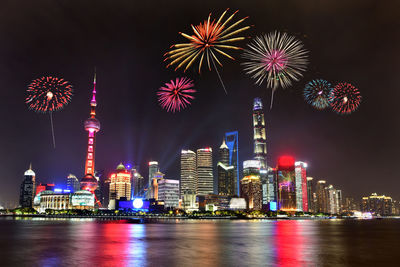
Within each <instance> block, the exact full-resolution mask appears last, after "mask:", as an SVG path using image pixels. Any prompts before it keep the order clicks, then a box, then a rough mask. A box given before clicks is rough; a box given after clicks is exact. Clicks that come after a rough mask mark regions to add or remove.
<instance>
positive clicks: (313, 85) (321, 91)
mask: <svg viewBox="0 0 400 267" xmlns="http://www.w3.org/2000/svg"><path fill="white" fill-rule="evenodd" d="M331 91H332V85H331V84H330V83H329V82H327V81H325V80H322V79H317V80H312V81H311V82H309V83H307V84H306V86H305V88H304V92H303V94H304V99H305V100H306V101H307V102H308V104H310V105H311V106H313V107H314V108H316V109H319V110H322V109H325V108H327V107H329V94H330V92H331Z"/></svg>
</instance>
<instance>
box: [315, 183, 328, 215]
mask: <svg viewBox="0 0 400 267" xmlns="http://www.w3.org/2000/svg"><path fill="white" fill-rule="evenodd" d="M325 188H326V181H325V180H319V181H318V182H317V186H316V188H315V193H316V197H317V201H316V207H315V212H320V213H327V212H328V200H327V194H326V190H325Z"/></svg>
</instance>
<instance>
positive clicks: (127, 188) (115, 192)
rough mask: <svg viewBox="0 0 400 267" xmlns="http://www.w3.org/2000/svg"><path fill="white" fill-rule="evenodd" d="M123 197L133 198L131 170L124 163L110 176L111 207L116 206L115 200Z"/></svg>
mask: <svg viewBox="0 0 400 267" xmlns="http://www.w3.org/2000/svg"><path fill="white" fill-rule="evenodd" d="M121 198H124V199H126V200H130V199H131V172H130V171H128V170H126V168H125V166H124V165H123V164H122V163H120V164H119V165H118V166H117V169H116V172H115V173H112V174H111V176H110V196H109V200H110V201H109V202H110V203H109V207H110V209H113V208H115V200H119V199H121ZM111 202H112V203H111ZM110 204H111V206H110Z"/></svg>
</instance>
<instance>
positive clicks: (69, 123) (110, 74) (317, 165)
mask: <svg viewBox="0 0 400 267" xmlns="http://www.w3.org/2000/svg"><path fill="white" fill-rule="evenodd" d="M10 5H11V6H10V10H11V11H10V14H8V15H6V16H5V17H3V18H2V20H3V21H4V24H5V25H10V23H11V22H13V21H14V20H17V19H18V20H19V21H20V23H21V24H22V27H21V28H20V29H19V30H18V31H17V32H15V34H14V35H13V38H12V39H11V40H10V39H7V40H6V41H5V43H3V44H1V48H2V49H0V51H1V52H0V55H1V56H2V58H4V59H5V60H4V61H3V63H2V64H1V70H2V73H3V74H2V80H3V85H4V86H5V87H6V88H10V90H9V91H8V92H3V90H2V93H4V97H5V99H6V102H5V104H4V105H2V106H1V112H0V113H1V114H2V115H1V120H2V122H3V123H4V125H7V127H5V130H4V135H3V138H2V140H1V145H2V148H3V149H2V152H1V159H2V160H1V165H0V166H1V170H2V177H1V178H0V181H1V182H2V183H3V184H4V187H3V188H1V189H0V202H1V203H4V202H7V201H14V202H17V198H18V197H17V195H18V190H19V186H20V182H21V179H22V177H23V173H24V171H25V170H26V169H27V167H28V165H29V163H30V162H32V164H33V169H34V170H35V173H36V179H37V180H38V181H40V182H43V183H51V182H55V183H61V182H64V180H65V179H66V177H67V175H68V174H69V173H73V174H74V175H76V176H77V177H78V178H81V177H83V175H84V171H83V166H82V162H84V159H85V150H86V144H85V142H87V139H86V138H87V133H86V132H85V131H84V130H83V129H82V123H83V121H84V120H85V119H86V118H87V112H88V110H87V105H88V99H89V95H90V88H91V79H92V78H91V77H93V68H94V66H97V86H98V88H99V93H98V94H99V95H98V96H99V98H98V102H99V109H98V110H96V112H97V117H98V118H99V120H100V121H101V122H102V131H101V132H99V134H98V136H97V137H96V138H97V141H98V142H99V143H98V147H97V148H96V165H97V166H98V169H99V170H104V171H106V172H107V171H112V170H113V169H114V168H115V166H116V165H117V164H118V163H119V162H121V161H122V162H130V163H132V164H133V163H135V164H140V173H141V174H142V175H143V176H144V177H147V173H146V169H145V168H146V164H147V163H148V162H149V161H152V160H156V161H158V162H159V163H160V166H162V170H163V172H165V173H167V177H168V178H169V179H179V177H180V175H179V161H180V151H181V149H190V148H199V147H208V146H209V147H212V148H213V149H214V155H213V156H214V158H215V156H216V152H215V151H217V148H218V147H219V146H220V143H221V136H223V135H224V133H225V132H230V131H234V130H238V132H239V136H240V137H239V138H240V142H239V153H240V155H239V159H240V162H239V163H238V165H239V166H241V164H242V162H243V160H244V159H250V158H252V155H253V140H252V124H251V120H250V119H249V118H251V113H252V102H253V99H254V98H255V97H261V98H262V100H263V101H264V103H268V102H269V98H270V92H269V91H267V89H266V88H265V87H261V88H259V87H257V86H254V85H253V81H251V80H250V79H249V78H248V77H246V76H245V75H243V74H242V72H241V70H240V66H239V64H227V66H226V68H224V69H223V70H222V71H221V75H222V76H223V78H224V81H225V83H226V86H227V90H228V95H227V96H226V95H225V94H224V92H223V90H222V89H221V88H220V84H219V83H218V80H217V77H216V74H215V73H213V72H207V71H205V72H204V73H203V74H202V75H201V76H199V75H197V74H195V73H194V72H189V73H188V75H190V76H192V78H194V80H195V86H196V88H197V89H199V90H201V91H202V94H198V95H197V96H196V99H195V101H193V104H192V106H191V107H190V108H189V109H187V110H184V111H182V112H180V113H177V114H169V113H166V112H165V111H163V110H162V109H161V108H160V107H159V106H158V104H157V101H156V98H155V93H156V90H157V89H158V88H159V87H160V86H162V84H163V81H164V80H168V79H169V78H173V77H175V76H176V75H178V76H179V75H181V73H174V72H173V71H171V70H168V71H165V70H164V67H165V66H164V64H162V63H160V62H159V61H160V60H159V58H160V57H161V56H162V53H164V52H165V51H166V49H167V48H168V47H169V45H170V44H171V43H172V39H171V38H170V37H168V35H171V34H175V31H176V30H175V29H180V28H182V26H179V25H178V24H180V25H181V24H184V23H182V21H179V23H178V22H173V23H176V25H174V27H172V28H174V29H173V30H168V31H167V32H168V33H165V35H163V34H162V39H163V40H162V41H161V43H160V45H155V51H156V52H151V51H150V50H146V48H145V47H142V46H141V44H138V43H137V39H136V36H144V37H147V38H150V35H149V34H148V33H144V32H141V31H140V30H139V28H136V26H135V27H134V29H135V33H132V34H130V35H129V36H128V37H126V38H127V39H126V40H125V39H124V36H123V34H122V33H123V32H124V31H126V30H127V29H128V28H126V27H127V26H124V25H122V26H121V24H123V22H124V20H126V19H127V18H126V17H127V16H124V14H126V13H124V14H123V15H122V16H121V18H120V19H117V18H116V16H115V14H116V13H117V12H116V11H113V12H114V13H112V14H114V16H115V18H116V20H115V21H114V22H112V25H113V26H121V27H122V29H120V30H119V31H116V32H115V33H112V31H111V30H108V29H107V28H106V27H105V25H104V24H102V23H101V22H100V17H98V15H96V14H97V13H100V14H102V12H105V9H106V7H107V5H106V4H105V3H102V5H99V6H96V7H95V8H94V9H95V10H93V11H91V12H89V16H91V17H93V18H95V20H94V21H93V22H90V21H82V23H83V25H85V26H86V27H87V31H88V32H89V33H90V35H89V36H88V37H87V38H83V37H82V36H81V37H80V38H83V39H84V42H83V47H79V49H78V48H77V47H76V44H75V43H74V42H72V41H69V43H68V44H69V45H71V47H72V48H70V49H72V52H71V54H70V55H71V56H70V58H67V57H65V56H63V55H62V53H61V52H62V51H63V48H64V45H63V44H61V43H58V42H56V44H55V45H54V46H53V47H49V46H46V45H45V46H43V47H42V48H37V49H36V50H33V49H32V48H29V47H28V45H26V44H25V45H24V44H20V45H16V46H15V47H13V46H14V44H19V43H20V42H19V40H21V39H22V37H25V36H26V35H28V36H27V37H28V39H30V40H31V41H32V42H33V43H34V44H36V45H39V44H41V42H40V41H39V39H40V38H39V39H32V38H33V36H32V35H31V34H30V33H28V29H29V28H28V25H29V24H28V22H29V20H28V19H24V18H23V17H21V16H23V15H29V16H28V18H30V19H31V18H32V16H33V15H30V13H29V12H28V13H29V14H27V13H26V12H27V11H22V13H21V14H19V15H17V13H16V12H17V10H16V7H13V6H12V4H10ZM81 5H82V6H83V7H84V6H85V4H81ZM272 5H274V6H278V7H279V6H280V5H279V4H272ZM347 5H350V6H351V5H353V4H347ZM49 8H50V9H52V10H55V11H57V6H56V5H52V4H49ZM224 8H225V7H224V6H222V5H219V4H218V5H217V6H214V9H216V12H217V13H218V12H220V11H221V10H224ZM232 8H238V9H240V12H241V14H242V13H243V14H244V13H251V18H252V17H254V19H253V21H252V23H254V24H256V26H257V27H260V30H263V31H269V30H272V29H273V26H275V25H276V24H273V25H271V26H268V25H267V26H265V25H264V24H268V23H261V22H260V19H256V18H257V17H258V18H260V17H262V16H261V15H260V12H259V11H257V10H255V9H249V8H247V10H246V9H243V8H242V7H241V5H240V4H236V5H235V6H233V7H232ZM144 9H145V11H146V12H149V10H147V8H146V6H145V7H144ZM198 9H199V10H198V11H196V12H195V16H196V18H195V19H189V18H187V19H185V22H186V20H187V21H188V22H189V23H193V21H197V18H203V17H204V14H208V12H209V10H210V9H211V6H209V7H207V8H205V7H200V6H199V7H198ZM368 10H369V13H368V12H367V14H364V15H363V16H364V17H362V18H361V20H363V19H365V20H366V18H367V17H368V15H370V14H371V13H372V14H377V15H379V14H380V13H379V10H378V11H373V6H370V9H368ZM74 11H75V12H77V14H78V16H82V14H81V13H80V11H78V9H74ZM319 11H320V12H322V13H325V14H329V13H330V11H329V8H328V7H326V8H325V7H320V9H319ZM92 12H93V13H92ZM127 12H128V11H127ZM129 12H133V11H132V9H129ZM171 12H172V11H171ZM375 12H376V13H375ZM253 14H254V15H253ZM307 15H309V14H308V12H307V10H306V9H305V8H299V18H298V19H299V20H300V19H304V20H305V23H304V25H302V26H301V25H300V26H293V25H295V22H294V23H287V22H285V23H287V24H285V25H281V27H282V28H288V31H290V32H294V33H296V32H303V33H304V34H305V35H307V37H303V38H304V40H305V43H306V45H307V46H308V47H310V49H311V48H315V49H314V50H313V51H312V55H313V58H312V66H318V69H315V68H316V67H315V68H313V67H312V68H311V69H310V70H309V71H308V72H307V73H306V76H305V77H304V78H303V79H302V80H301V81H300V82H297V83H295V84H294V85H293V86H292V87H291V88H289V89H286V90H281V91H277V92H276V95H275V96H276V98H275V104H274V107H273V109H272V110H268V108H265V109H264V113H265V120H266V125H267V140H268V162H269V163H270V164H271V166H272V167H275V166H274V165H276V163H277V158H278V157H279V156H280V155H283V154H289V155H293V156H294V157H295V158H296V160H297V159H298V160H301V161H304V162H307V163H308V164H309V168H308V170H307V174H309V175H310V176H312V177H314V179H315V180H316V181H318V180H326V181H329V183H332V184H335V185H338V186H339V187H340V188H341V189H342V190H343V191H344V192H345V194H346V195H351V196H354V197H355V198H357V199H359V198H360V197H361V196H364V195H369V194H370V193H372V192H375V191H376V192H378V193H379V194H386V195H390V196H393V198H394V199H399V198H400V195H399V193H398V191H397V190H396V189H395V188H396V187H398V186H396V185H397V183H398V182H397V180H396V179H395V178H396V173H397V171H396V170H395V168H394V167H393V166H395V162H396V161H397V159H398V156H397V154H396V153H395V151H394V148H395V147H397V146H398V144H399V143H398V142H399V140H398V139H397V138H395V137H396V136H397V135H398V133H399V128H398V127H399V126H398V125H396V124H395V125H394V126H393V127H394V131H390V130H388V129H390V128H391V124H389V122H388V121H387V120H386V117H388V118H390V115H388V114H396V113H395V110H394V107H393V106H392V104H391V103H392V102H391V101H394V100H392V99H387V97H385V98H384V97H383V96H380V95H379V94H378V92H376V91H375V88H382V87H387V88H389V89H391V88H393V87H394V86H393V83H394V82H395V81H394V80H385V79H382V77H380V79H379V83H378V81H377V80H378V79H377V80H375V79H373V80H372V81H371V77H374V76H373V75H371V73H374V70H373V69H372V70H371V73H370V72H369V70H367V69H366V67H364V66H363V65H368V64H366V61H365V60H366V59H364V58H361V57H360V56H358V55H355V58H354V62H353V61H352V63H351V64H350V63H349V66H343V65H342V64H340V63H341V62H340V61H336V60H335V59H334V58H332V57H330V56H327V55H325V52H323V51H319V50H318V49H317V48H316V47H326V46H328V47H329V44H330V43H329V42H328V41H331V40H332V35H331V34H329V33H328V32H329V31H327V32H320V31H319V28H312V27H311V26H310V25H311V24H310V23H311V21H313V20H312V18H313V19H315V15H310V16H311V18H309V19H308V18H307ZM12 16H15V17H16V18H12ZM49 16H50V17H49V18H51V19H55V18H54V15H49ZM285 16H287V15H285ZM49 18H47V17H43V18H40V19H39V22H37V23H33V24H32V26H31V27H33V29H35V30H36V31H38V30H39V29H40V28H41V27H44V28H45V29H51V26H44V25H43V23H45V22H46V21H47V19H49ZM273 19H274V18H271V21H273ZM358 19H359V18H358ZM382 19H384V18H382ZM391 19H392V18H391V17H390V16H388V18H386V19H385V21H387V23H390V22H391ZM134 20H136V22H137V23H138V24H140V23H143V20H142V18H135V19H134ZM192 20H193V21H192ZM349 20H350V22H352V23H350V26H349V27H353V28H356V29H357V28H358V27H361V29H362V30H363V32H364V31H366V30H367V28H368V27H365V29H364V27H363V26H359V25H358V24H356V22H355V19H354V20H353V18H349ZM296 21H297V20H296ZM279 22H280V23H282V21H279ZM54 23H55V25H58V27H61V28H63V25H62V20H61V19H55V20H54ZM130 26H132V25H131V24H130ZM97 27H100V28H101V29H102V31H104V32H105V34H106V36H107V37H104V36H103V37H102V35H100V34H99V35H97V34H96V33H100V32H101V31H100V30H98V29H97ZM326 27H328V29H330V30H332V31H333V34H334V33H336V34H337V33H340V29H339V28H340V27H339V26H337V27H336V26H334V25H333V24H328V25H327V26H326ZM117 28H118V27H117ZM149 30H150V31H151V30H153V29H152V28H150V29H149ZM182 30H185V29H182ZM335 30H336V31H335ZM373 30H374V31H377V30H376V29H373ZM92 32H93V33H92ZM349 32H350V30H349ZM85 33H86V32H85V31H84V30H81V31H78V34H79V35H83V34H85ZM317 33H318V34H321V37H318V38H317ZM3 34H5V31H4V29H1V31H0V36H1V35H3ZM41 34H43V33H41ZM65 35H66V36H62V35H60V36H59V35H57V34H56V35H55V37H58V39H57V40H60V42H64V41H67V37H69V36H71V35H72V36H73V34H72V33H69V32H66V33H65ZM109 37H116V38H117V40H120V41H124V42H126V44H125V43H124V44H123V45H119V46H118V45H116V47H108V45H107V44H109V42H108V39H107V38H109ZM342 37H343V38H347V39H345V40H346V41H347V42H344V43H341V44H340V43H339V44H336V45H335V49H338V51H337V52H336V53H337V54H335V55H336V56H337V55H341V58H346V57H348V56H349V54H348V53H349V52H347V46H348V44H349V41H351V40H352V39H351V36H348V35H342ZM359 38H360V40H359V41H358V42H359V43H357V44H356V45H357V47H360V46H361V44H360V43H362V45H364V44H365V46H366V47H365V48H362V49H366V50H367V49H370V48H371V47H373V46H374V45H377V43H378V42H377V41H375V40H370V39H369V38H367V37H365V36H364V35H362V34H360V36H359ZM2 39H5V38H2ZM150 40H152V41H154V39H150ZM367 41H369V42H371V43H368V42H367ZM132 45H134V46H135V45H137V47H136V49H137V50H141V51H144V53H145V55H140V53H139V52H137V51H136V52H130V49H129V48H130V46H132ZM324 45H325V46H324ZM380 45H382V46H383V48H382V49H384V48H385V47H387V48H388V49H392V46H393V47H395V44H380ZM81 48H82V51H80V49H81ZM92 48H94V49H93V51H92V52H90V51H91V49H92ZM103 49H104V50H105V53H101V51H102V50H103ZM360 49H361V48H360ZM25 50H26V51H25ZM366 50H365V51H366ZM363 51H364V50H363ZM346 53H347V54H346ZM30 54H32V57H33V58H32V61H28V62H26V60H27V58H28V56H30ZM360 54H362V52H360ZM56 56H58V57H56ZM83 56H84V57H83ZM54 58H57V60H54ZM80 58H82V60H81V61H80V60H79V59H80ZM13 59H17V60H13ZM369 60H370V59H368V61H369ZM375 60H377V61H378V62H382V61H380V60H382V59H380V58H375ZM4 62H8V63H7V64H6V63H4ZM38 62H39V63H38ZM384 63H386V64H385V65H388V64H389V66H390V63H391V62H386V61H385V62H384ZM24 64H25V65H26V67H24V68H21V66H23V65H24ZM146 64H147V66H151V65H154V66H155V68H154V70H150V69H149V70H147V69H146V70H143V69H141V68H140V66H141V65H146ZM381 64H383V63H381ZM377 65H378V64H377ZM354 66H357V68H359V70H358V71H357V72H355V71H353V70H352V68H353V67H354ZM372 68H373V67H372ZM114 69H115V70H114ZM17 70H18V71H17ZM42 73H49V74H50V73H51V74H53V73H54V74H59V75H61V76H62V77H64V78H65V79H67V80H69V81H71V83H72V84H73V85H74V88H75V95H74V96H73V99H72V102H71V104H70V105H69V106H67V107H66V108H65V110H63V111H61V112H58V113H56V114H54V117H55V132H56V136H57V148H56V149H55V150H54V149H53V148H52V146H51V141H50V140H51V135H50V133H49V125H48V117H46V116H43V115H41V114H35V113H32V112H29V111H28V110H27V108H26V106H25V105H24V103H23V99H24V91H25V89H26V86H27V84H29V82H30V81H31V80H32V79H34V78H36V77H37V76H38V75H41V74H42ZM382 75H386V74H382ZM235 76H238V77H235ZM316 76H324V77H327V78H329V79H331V80H334V81H340V80H350V81H352V82H353V83H355V84H357V85H358V87H359V88H360V90H361V92H362V94H363V97H364V102H363V103H362V104H361V107H360V109H359V110H358V111H357V112H355V113H354V114H352V115H350V116H346V117H341V116H338V115H336V114H333V113H330V112H320V111H315V110H313V109H312V108H311V107H309V106H308V105H307V104H306V103H305V102H304V100H303V98H302V95H301V93H302V88H303V87H304V84H305V83H306V82H307V81H308V80H309V79H311V78H313V77H316ZM152 78H154V79H153V81H148V80H151V79H152ZM144 79H145V80H146V81H143V80H144ZM382 80H383V81H382ZM381 83H383V85H381ZM144 91H148V92H144ZM396 93H397V92H396ZM393 99H395V97H393ZM378 105H379V106H382V109H379V110H376V106H378ZM237 117H238V118H237ZM15 121H18V122H19V123H18V124H22V125H24V126H25V127H26V128H27V129H29V130H28V131H21V130H20V126H19V125H18V126H17V125H15V123H14V122H15ZM388 124H389V125H388ZM103 126H104V128H103ZM387 135H388V137H386V136H387ZM367 152H369V153H367ZM371 162H372V163H373V164H370V163H371ZM338 166H339V167H338ZM213 167H214V168H216V164H215V160H214V164H213ZM382 170H383V171H382ZM107 175H108V174H107ZM380 175H384V176H385V177H386V178H387V179H388V182H387V183H379V182H378V180H377V179H376V177H379V176H380ZM214 177H215V172H214ZM214 183H215V180H214Z"/></svg>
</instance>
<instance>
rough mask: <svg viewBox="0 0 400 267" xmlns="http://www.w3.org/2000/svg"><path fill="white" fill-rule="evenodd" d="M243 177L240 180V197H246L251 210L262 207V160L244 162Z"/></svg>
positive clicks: (248, 207)
mask: <svg viewBox="0 0 400 267" xmlns="http://www.w3.org/2000/svg"><path fill="white" fill-rule="evenodd" d="M243 176H244V177H243V178H242V180H241V181H240V197H242V198H244V199H245V200H246V203H247V209H249V210H261V209H262V185H261V179H260V161H259V160H246V161H244V162H243Z"/></svg>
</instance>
